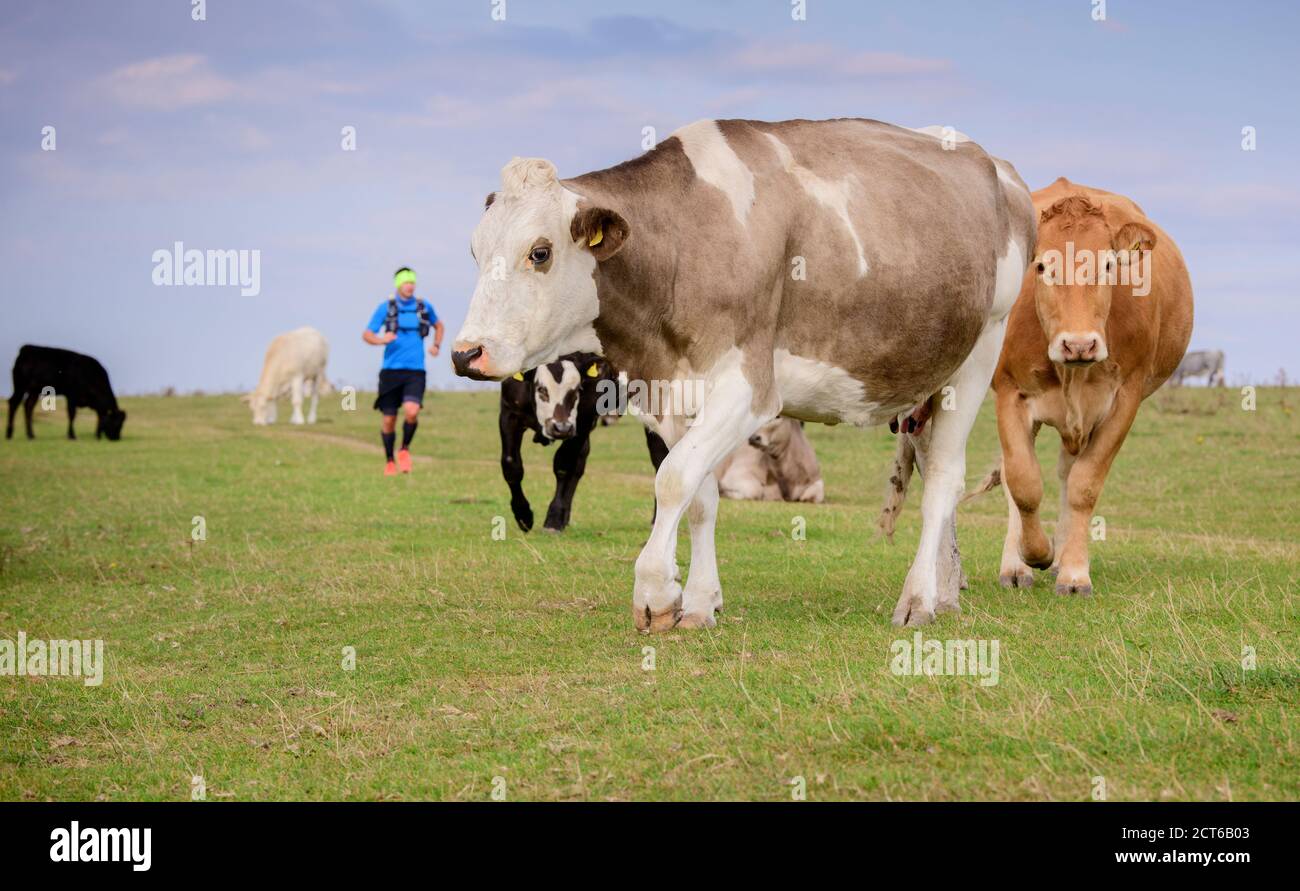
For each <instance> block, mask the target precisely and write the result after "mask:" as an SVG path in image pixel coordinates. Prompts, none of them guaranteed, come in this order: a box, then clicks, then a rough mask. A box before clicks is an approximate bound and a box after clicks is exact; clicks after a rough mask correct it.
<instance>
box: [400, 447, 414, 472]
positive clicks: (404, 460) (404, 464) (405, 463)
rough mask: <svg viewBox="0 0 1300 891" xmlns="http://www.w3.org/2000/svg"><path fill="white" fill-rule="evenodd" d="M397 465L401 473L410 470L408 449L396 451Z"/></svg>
mask: <svg viewBox="0 0 1300 891" xmlns="http://www.w3.org/2000/svg"><path fill="white" fill-rule="evenodd" d="M397 467H398V469H399V470H401V471H402V473H410V472H411V453H410V451H409V450H408V449H402V450H401V451H399V452H398V453H397Z"/></svg>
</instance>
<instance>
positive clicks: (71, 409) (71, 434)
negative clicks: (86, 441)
mask: <svg viewBox="0 0 1300 891" xmlns="http://www.w3.org/2000/svg"><path fill="white" fill-rule="evenodd" d="M76 420H77V404H76V402H75V401H74V400H73V398H72V396H71V395H70V394H69V396H68V439H76V438H77V428H76V427H75V426H74V422H75V421H76ZM96 438H98V437H96Z"/></svg>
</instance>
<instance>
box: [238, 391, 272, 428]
mask: <svg viewBox="0 0 1300 891" xmlns="http://www.w3.org/2000/svg"><path fill="white" fill-rule="evenodd" d="M245 401H246V402H247V403H248V407H249V408H251V409H252V410H253V423H254V424H256V425H257V426H259V427H260V426H264V425H266V424H274V423H275V400H274V399H267V398H266V397H265V396H263V395H261V394H260V393H253V394H252V395H250V396H249V397H248V398H247V399H246V400H245Z"/></svg>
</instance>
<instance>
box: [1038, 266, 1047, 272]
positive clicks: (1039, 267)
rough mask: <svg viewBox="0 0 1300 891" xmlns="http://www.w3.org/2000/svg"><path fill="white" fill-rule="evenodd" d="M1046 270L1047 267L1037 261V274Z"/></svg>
mask: <svg viewBox="0 0 1300 891" xmlns="http://www.w3.org/2000/svg"><path fill="white" fill-rule="evenodd" d="M1046 271H1047V267H1046V266H1044V265H1043V264H1042V263H1039V264H1038V274H1039V275H1042V274H1043V273H1044V272H1046Z"/></svg>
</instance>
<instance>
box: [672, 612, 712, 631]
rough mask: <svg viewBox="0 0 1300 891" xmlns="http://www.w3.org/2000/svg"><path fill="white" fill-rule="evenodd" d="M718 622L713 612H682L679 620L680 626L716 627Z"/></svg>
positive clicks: (678, 625) (678, 624)
mask: <svg viewBox="0 0 1300 891" xmlns="http://www.w3.org/2000/svg"><path fill="white" fill-rule="evenodd" d="M717 624H718V620H717V619H715V618H714V617H713V613H682V614H681V616H680V618H679V619H678V620H677V627H678V628H716V627H717Z"/></svg>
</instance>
